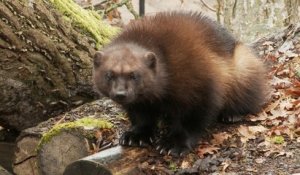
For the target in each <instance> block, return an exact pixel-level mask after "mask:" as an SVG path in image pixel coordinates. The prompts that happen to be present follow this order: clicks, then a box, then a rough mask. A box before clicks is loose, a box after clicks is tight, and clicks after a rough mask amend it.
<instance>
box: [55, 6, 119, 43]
mask: <svg viewBox="0 0 300 175" xmlns="http://www.w3.org/2000/svg"><path fill="white" fill-rule="evenodd" d="M50 2H51V3H52V4H53V5H54V7H55V8H57V9H58V10H59V11H60V12H61V13H63V14H64V15H65V16H67V17H68V18H70V19H71V20H72V22H74V23H75V24H76V25H78V26H79V27H80V28H82V29H83V30H84V31H86V32H88V33H90V34H91V36H92V37H93V38H94V39H95V40H96V47H97V48H99V47H100V46H103V45H104V44H106V43H108V42H109V41H110V38H111V37H112V36H114V35H116V34H117V33H118V31H119V29H118V28H116V27H112V26H110V25H108V24H106V23H104V22H102V20H101V19H102V17H101V16H100V15H99V14H98V13H96V12H95V11H92V10H85V9H83V8H82V7H80V6H79V5H78V4H76V3H75V2H74V1H73V0H50Z"/></svg>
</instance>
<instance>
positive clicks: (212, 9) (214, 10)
mask: <svg viewBox="0 0 300 175" xmlns="http://www.w3.org/2000/svg"><path fill="white" fill-rule="evenodd" d="M200 1H201V2H202V4H203V5H204V6H205V7H206V8H208V9H209V10H211V11H213V12H216V11H217V10H216V9H214V8H212V7H210V6H209V5H208V4H207V3H206V2H205V1H204V0H200Z"/></svg>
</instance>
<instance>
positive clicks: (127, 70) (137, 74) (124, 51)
mask: <svg viewBox="0 0 300 175" xmlns="http://www.w3.org/2000/svg"><path fill="white" fill-rule="evenodd" d="M93 78H94V83H95V87H96V89H97V90H98V91H99V92H101V93H102V94H103V95H105V96H107V97H110V98H111V99H112V100H114V101H116V102H117V103H120V104H124V105H125V104H130V103H133V102H136V101H138V100H140V99H143V98H150V97H147V96H151V91H152V90H154V89H156V88H157V86H159V85H158V82H157V81H159V80H158V79H157V56H156V55H155V54H154V53H153V52H151V51H148V50H146V49H144V48H141V47H139V46H137V45H132V44H123V45H114V46H109V47H107V48H105V49H103V50H102V51H98V52H96V54H95V56H94V74H93Z"/></svg>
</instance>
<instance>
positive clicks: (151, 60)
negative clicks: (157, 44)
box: [145, 52, 156, 69]
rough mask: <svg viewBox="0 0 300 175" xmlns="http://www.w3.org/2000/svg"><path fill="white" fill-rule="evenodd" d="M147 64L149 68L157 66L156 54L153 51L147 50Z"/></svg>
mask: <svg viewBox="0 0 300 175" xmlns="http://www.w3.org/2000/svg"><path fill="white" fill-rule="evenodd" d="M145 58H146V64H147V66H148V67H149V68H151V69H154V68H155V66H156V55H155V53H153V52H147V53H146V54H145Z"/></svg>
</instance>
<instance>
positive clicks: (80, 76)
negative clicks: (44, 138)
mask: <svg viewBox="0 0 300 175" xmlns="http://www.w3.org/2000/svg"><path fill="white" fill-rule="evenodd" d="M0 19H1V20H0V89H1V90H0V97H1V98H0V125H2V126H6V127H10V128H15V129H17V130H22V129H24V128H28V127H31V126H34V125H36V124H38V123H39V122H41V121H44V120H46V119H48V118H50V117H52V116H56V115H57V114H59V113H61V112H63V111H66V110H68V109H70V108H72V107H74V106H78V105H80V104H83V103H85V102H87V101H91V100H92V99H94V97H95V93H94V92H93V90H92V85H91V74H92V73H91V72H92V71H91V69H92V65H91V60H92V58H91V57H92V56H93V54H94V52H95V45H96V43H97V44H99V43H98V42H97V41H98V40H99V38H97V39H96V40H97V41H95V40H94V39H93V38H92V35H93V34H94V33H95V32H94V33H93V34H82V33H87V32H82V29H81V28H80V27H77V26H78V25H74V23H72V22H71V20H70V18H67V17H66V16H63V15H62V13H60V12H59V11H58V10H56V8H54V6H53V5H52V4H51V3H50V1H47V0H44V1H43V0H35V1H28V0H0ZM101 27H102V28H104V26H99V28H100V29H101ZM87 35H88V36H87ZM90 36H91V37H90ZM105 37H107V36H103V38H104V39H106V40H107V39H108V38H105Z"/></svg>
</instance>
